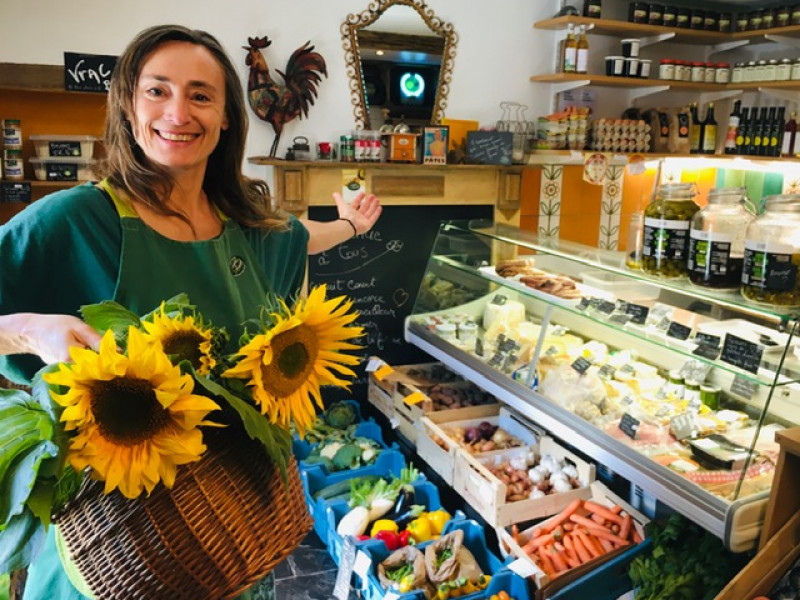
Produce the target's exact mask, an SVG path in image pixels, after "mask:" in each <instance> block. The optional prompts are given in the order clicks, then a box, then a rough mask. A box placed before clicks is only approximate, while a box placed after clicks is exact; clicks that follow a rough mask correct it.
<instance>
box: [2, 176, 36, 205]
mask: <svg viewBox="0 0 800 600" xmlns="http://www.w3.org/2000/svg"><path fill="white" fill-rule="evenodd" d="M30 201H31V184H30V182H28V181H2V182H0V202H24V203H26V204H27V203H28V202H30Z"/></svg>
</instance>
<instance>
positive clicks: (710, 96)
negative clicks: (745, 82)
mask: <svg viewBox="0 0 800 600" xmlns="http://www.w3.org/2000/svg"><path fill="white" fill-rule="evenodd" d="M743 93H744V90H725V91H722V92H704V93H703V94H701V97H702V99H703V102H717V101H719V100H725V99H726V98H735V97H736V96H741V95H742V94H743Z"/></svg>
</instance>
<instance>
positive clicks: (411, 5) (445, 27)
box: [341, 0, 458, 129]
mask: <svg viewBox="0 0 800 600" xmlns="http://www.w3.org/2000/svg"><path fill="white" fill-rule="evenodd" d="M341 32H342V46H343V47H344V51H345V62H346V65H347V75H348V77H349V79H350V84H349V85H350V100H351V102H352V104H353V116H354V117H355V126H356V129H370V128H371V129H378V128H379V127H380V125H381V124H382V123H383V119H384V118H386V117H388V118H391V119H396V120H399V119H402V120H403V121H404V122H406V123H408V124H411V125H414V124H419V125H422V124H428V123H430V124H437V123H439V121H440V120H441V119H442V117H444V111H445V108H446V107H447V94H448V92H449V90H450V81H451V79H452V74H453V64H454V62H455V55H456V42H457V41H458V35H457V34H456V32H455V31H454V30H453V25H452V24H451V23H447V22H445V21H442V20H441V19H440V18H439V17H437V16H436V15H435V14H434V12H433V10H432V9H430V8H428V6H427V5H426V4H425V2H424V1H423V0H372V2H370V3H369V6H368V7H367V9H366V10H365V11H363V12H361V13H358V14H349V15H347V18H346V19H345V21H344V23H342V27H341ZM370 100H372V102H370Z"/></svg>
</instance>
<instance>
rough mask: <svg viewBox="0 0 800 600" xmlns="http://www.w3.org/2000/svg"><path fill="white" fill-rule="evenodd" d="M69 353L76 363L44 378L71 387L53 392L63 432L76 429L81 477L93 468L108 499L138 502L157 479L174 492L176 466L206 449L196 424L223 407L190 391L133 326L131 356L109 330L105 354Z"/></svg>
mask: <svg viewBox="0 0 800 600" xmlns="http://www.w3.org/2000/svg"><path fill="white" fill-rule="evenodd" d="M70 356H71V358H72V360H73V361H74V364H61V365H60V366H59V370H58V371H54V372H53V373H49V374H45V375H44V378H45V381H47V383H49V384H52V385H58V386H64V387H66V388H68V389H67V391H66V393H64V394H59V393H56V392H55V391H51V392H50V393H51V395H52V397H53V399H54V400H55V401H56V402H57V403H58V404H60V405H61V406H63V407H64V410H63V412H62V413H61V421H63V422H64V423H65V425H64V429H65V430H67V431H72V432H73V435H72V436H71V437H70V446H69V450H68V452H67V460H68V461H69V463H70V465H71V466H72V467H73V468H74V469H75V470H76V471H78V472H80V471H81V470H83V469H84V468H86V467H91V469H92V471H91V476H92V477H93V478H94V479H99V480H101V481H105V493H106V494H108V493H110V492H111V491H112V490H114V489H115V488H119V490H120V492H122V494H123V495H124V496H126V497H128V498H136V497H137V496H139V494H141V492H142V490H143V489H145V490H147V493H148V494H149V493H150V492H152V491H153V488H154V487H155V486H156V484H157V483H158V482H159V481H163V482H164V485H166V486H167V487H168V488H170V487H172V484H173V483H174V481H175V474H176V471H177V467H178V465H182V464H186V463H190V462H194V461H196V460H199V459H200V457H201V455H202V454H203V452H205V450H206V447H205V445H204V444H203V436H202V433H201V431H200V429H199V428H198V426H199V425H206V424H210V423H206V422H205V421H204V420H203V419H205V417H206V415H207V414H208V413H209V412H211V411H212V410H217V409H219V406H217V404H215V403H214V402H212V401H211V400H209V399H208V398H205V397H203V396H196V395H194V394H192V389H193V385H194V380H193V379H192V378H191V377H190V376H189V375H182V374H181V371H180V368H179V367H176V366H173V365H172V363H170V360H169V357H168V356H167V355H166V354H165V353H164V351H163V350H162V349H161V347H160V346H159V345H158V344H153V343H151V342H150V341H149V340H148V339H147V338H146V336H145V334H144V333H142V332H141V331H139V330H138V329H136V328H135V327H131V328H130V329H129V331H128V350H127V354H122V353H120V352H119V351H118V350H117V343H116V341H115V340H114V336H113V333H112V332H111V331H110V330H109V331H107V332H106V333H105V335H104V336H103V340H102V342H101V343H100V350H99V352H95V351H93V350H88V349H82V348H72V349H71V350H70Z"/></svg>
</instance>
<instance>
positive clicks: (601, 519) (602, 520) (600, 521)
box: [589, 513, 606, 525]
mask: <svg viewBox="0 0 800 600" xmlns="http://www.w3.org/2000/svg"><path fill="white" fill-rule="evenodd" d="M589 518H590V519H591V520H592V521H594V522H595V523H597V524H598V525H605V524H606V519H605V517H601V516H600V515H598V514H597V513H592V516H591V517H589Z"/></svg>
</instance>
